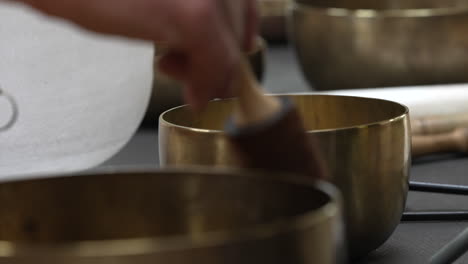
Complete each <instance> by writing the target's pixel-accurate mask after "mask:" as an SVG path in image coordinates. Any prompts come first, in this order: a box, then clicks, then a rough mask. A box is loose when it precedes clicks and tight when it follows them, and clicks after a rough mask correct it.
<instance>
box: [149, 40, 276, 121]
mask: <svg viewBox="0 0 468 264" xmlns="http://www.w3.org/2000/svg"><path fill="white" fill-rule="evenodd" d="M266 50H267V44H266V42H265V40H264V39H263V38H261V37H257V40H256V46H255V48H254V49H253V50H251V51H249V52H246V53H245V56H247V58H248V61H249V63H250V66H251V67H252V70H253V72H254V74H255V77H256V78H257V80H258V81H262V79H263V74H264V70H265V64H266V63H265V60H266ZM165 52H166V48H165V47H164V46H163V45H158V44H156V52H155V58H154V80H153V92H152V95H151V98H150V103H149V106H148V110H147V114H146V116H145V120H144V122H145V123H146V124H148V125H150V124H157V120H158V117H159V115H160V114H162V113H163V112H164V111H166V110H169V109H171V108H173V107H176V106H180V105H183V104H184V100H183V95H182V92H183V85H182V84H181V83H180V82H179V81H177V80H174V79H172V78H170V77H169V76H167V75H165V74H164V73H162V72H161V71H159V70H158V67H157V64H158V62H159V59H160V58H161V57H162V56H163V55H164V54H165Z"/></svg>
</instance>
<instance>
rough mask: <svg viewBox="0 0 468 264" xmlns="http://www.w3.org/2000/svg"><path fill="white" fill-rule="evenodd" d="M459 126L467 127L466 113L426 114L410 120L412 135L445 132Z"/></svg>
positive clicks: (467, 117)
mask: <svg viewBox="0 0 468 264" xmlns="http://www.w3.org/2000/svg"><path fill="white" fill-rule="evenodd" d="M459 127H468V113H461V114H456V115H443V116H427V117H423V118H418V119H414V120H411V133H412V134H413V135H430V134H439V133H447V132H451V131H453V130H455V129H456V128H459Z"/></svg>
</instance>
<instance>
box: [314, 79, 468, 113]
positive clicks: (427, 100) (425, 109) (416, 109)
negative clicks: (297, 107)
mask: <svg viewBox="0 0 468 264" xmlns="http://www.w3.org/2000/svg"><path fill="white" fill-rule="evenodd" d="M314 94H330V95H347V96H359V97H369V98H378V99H385V100H390V101H394V102H398V103H401V104H403V105H406V106H407V107H408V108H409V109H410V113H411V118H413V119H415V118H420V117H424V116H435V115H452V114H459V113H468V84H450V85H428V86H408V87H397V88H378V89H356V90H335V91H326V92H314Z"/></svg>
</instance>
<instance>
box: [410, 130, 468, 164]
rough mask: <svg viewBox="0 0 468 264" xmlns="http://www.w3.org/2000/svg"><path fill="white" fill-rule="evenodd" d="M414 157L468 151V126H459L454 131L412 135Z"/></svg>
mask: <svg viewBox="0 0 468 264" xmlns="http://www.w3.org/2000/svg"><path fill="white" fill-rule="evenodd" d="M412 148H413V150H412V155H413V157H418V156H423V155H428V154H434V153H443V152H462V153H468V128H457V129H456V130H454V131H453V132H449V133H444V134H434V135H422V136H421V135H416V136H413V137H412Z"/></svg>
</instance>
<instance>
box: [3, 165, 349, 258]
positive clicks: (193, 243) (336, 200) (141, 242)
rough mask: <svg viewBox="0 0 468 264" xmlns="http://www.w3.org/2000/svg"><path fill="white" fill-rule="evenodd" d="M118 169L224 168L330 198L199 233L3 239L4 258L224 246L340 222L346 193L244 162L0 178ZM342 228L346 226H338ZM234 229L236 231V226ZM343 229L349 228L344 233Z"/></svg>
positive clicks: (206, 172) (198, 171)
mask: <svg viewBox="0 0 468 264" xmlns="http://www.w3.org/2000/svg"><path fill="white" fill-rule="evenodd" d="M115 174H123V175H126V174H135V176H137V175H148V174H151V175H153V174H154V175H164V174H169V175H170V174H173V175H201V177H217V176H219V175H220V174H222V175H226V176H228V177H246V178H252V179H257V180H262V181H273V182H278V183H285V184H292V185H301V186H309V187H310V189H311V190H313V191H314V192H319V193H322V194H324V195H325V196H326V197H327V199H328V202H326V203H324V204H323V205H321V206H319V207H318V208H316V209H313V210H307V211H306V212H305V213H303V214H297V215H294V216H291V217H288V218H284V219H276V220H274V221H271V222H264V223H259V224H254V225H251V226H249V227H246V228H238V229H229V230H216V231H210V232H205V233H203V235H202V236H200V237H197V238H196V239H194V238H193V237H189V236H187V235H186V234H182V235H174V236H168V237H141V238H131V239H113V240H92V241H88V240H82V241H70V242H63V243H62V242H59V243H25V242H12V241H5V240H0V259H2V258H15V257H27V258H37V257H39V258H41V257H56V256H59V257H69V258H75V259H76V258H97V257H99V258H101V257H128V256H142V255H151V254H158V253H159V254H162V253H168V252H177V251H182V250H191V249H203V248H213V247H223V246H227V245H230V244H234V243H239V242H245V241H256V240H261V239H265V238H272V237H276V236H278V235H281V234H285V233H291V232H300V231H302V230H306V229H309V228H311V227H314V226H316V225H321V224H322V223H326V222H327V221H328V220H331V221H333V222H335V223H336V220H340V221H338V223H340V224H341V216H342V213H341V199H342V198H341V193H340V192H339V191H338V189H337V188H336V187H335V186H334V185H332V184H330V183H327V182H324V181H321V180H316V179H312V178H308V177H305V176H299V175H297V174H291V173H278V172H276V173H273V175H272V173H271V172H266V171H261V170H245V169H239V168H211V167H210V168H208V167H205V166H189V167H184V168H175V167H168V168H164V169H162V168H141V167H130V166H126V167H124V168H122V167H119V168H114V167H108V168H106V167H104V168H99V169H96V170H93V171H88V172H80V173H69V174H48V175H47V176H43V177H42V176H41V175H35V176H32V177H31V176H26V177H23V178H21V177H20V178H19V179H6V180H1V181H0V184H8V183H18V182H30V181H32V182H35V181H47V180H50V179H65V178H69V177H93V176H106V177H112V176H113V175H115ZM336 228H339V229H338V232H343V231H342V230H341V227H340V226H337V227H336ZM233 231H235V232H233ZM342 235H344V234H342Z"/></svg>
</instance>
